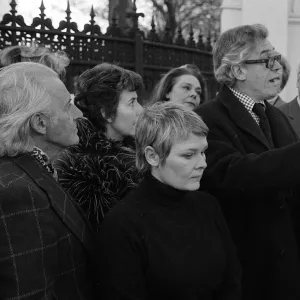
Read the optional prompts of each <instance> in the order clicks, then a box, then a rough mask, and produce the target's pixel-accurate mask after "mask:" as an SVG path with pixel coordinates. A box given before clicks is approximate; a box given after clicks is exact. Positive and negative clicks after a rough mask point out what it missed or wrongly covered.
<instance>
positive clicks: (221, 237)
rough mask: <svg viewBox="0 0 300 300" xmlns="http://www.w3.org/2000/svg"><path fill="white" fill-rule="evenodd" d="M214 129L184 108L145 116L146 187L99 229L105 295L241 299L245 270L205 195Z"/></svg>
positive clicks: (141, 157) (139, 132) (159, 107)
mask: <svg viewBox="0 0 300 300" xmlns="http://www.w3.org/2000/svg"><path fill="white" fill-rule="evenodd" d="M207 133H208V128H207V127H206V125H205V124H204V122H203V121H202V119H201V118H200V117H199V116H198V115H197V114H196V113H194V112H193V111H191V110H189V109H187V108H185V107H184V106H182V105H176V104H172V103H158V104H155V105H154V106H153V107H151V106H150V107H148V108H146V109H145V111H144V112H143V113H142V114H141V115H140V116H139V120H138V123H137V128H136V147H137V148H136V151H137V159H136V163H137V167H138V169H139V171H141V172H142V173H144V174H145V177H144V179H143V181H142V182H141V184H140V185H139V187H138V188H137V189H135V190H133V191H132V192H131V193H130V194H129V195H127V196H126V197H125V198H124V199H123V201H121V202H120V203H118V204H117V205H116V206H115V207H114V208H113V209H112V211H111V212H110V213H108V214H107V216H106V218H105V219H104V222H103V224H102V227H101V229H100V232H99V236H98V238H99V250H98V254H99V255H98V258H99V269H100V272H101V274H100V278H99V282H100V284H101V287H100V290H101V291H102V293H103V294H102V295H101V296H102V297H101V299H104V300H111V299H114V300H125V299H126V300H134V299H139V300H152V299H153V300H158V299H178V300H179V299H180V300H212V299H214V300H221V299H222V300H225V299H227V300H238V299H241V268H240V265H239V262H238V260H237V256H236V252H235V248H234V245H233V242H232V239H231V237H230V234H229V231H228V228H227V224H226V221H225V219H224V216H223V213H222V211H221V209H220V206H219V204H218V202H217V201H216V199H215V198H213V197H212V196H210V195H208V194H205V193H203V192H199V191H198V189H199V186H200V180H201V177H202V174H203V171H204V170H205V168H206V158H205V150H206V148H207V140H206V135H207Z"/></svg>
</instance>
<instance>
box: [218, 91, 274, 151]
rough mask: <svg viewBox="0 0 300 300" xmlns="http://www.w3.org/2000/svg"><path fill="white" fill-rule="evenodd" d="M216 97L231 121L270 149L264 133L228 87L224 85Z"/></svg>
mask: <svg viewBox="0 0 300 300" xmlns="http://www.w3.org/2000/svg"><path fill="white" fill-rule="evenodd" d="M217 99H218V100H219V101H220V102H221V103H222V105H223V106H224V107H225V108H226V109H227V111H228V113H229V115H230V117H231V119H232V120H233V122H234V123H235V124H236V125H237V126H238V127H239V128H240V129H241V130H242V131H244V132H245V133H247V134H249V135H251V136H252V137H254V138H255V139H256V140H257V141H258V142H260V143H261V144H263V145H264V146H265V148H266V149H267V150H269V149H271V147H270V145H269V143H268V141H267V139H266V137H265V135H264V133H263V132H262V130H261V129H260V127H259V126H258V124H257V123H256V122H255V120H254V119H253V117H252V116H251V115H250V113H249V112H248V111H247V109H246V108H245V107H244V105H243V104H242V103H241V102H240V101H239V100H238V99H237V97H235V96H234V95H233V93H232V92H231V91H230V90H229V88H228V87H226V86H224V87H223V89H222V90H221V92H220V93H219V95H218V97H217Z"/></svg>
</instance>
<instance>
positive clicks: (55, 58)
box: [0, 46, 70, 79]
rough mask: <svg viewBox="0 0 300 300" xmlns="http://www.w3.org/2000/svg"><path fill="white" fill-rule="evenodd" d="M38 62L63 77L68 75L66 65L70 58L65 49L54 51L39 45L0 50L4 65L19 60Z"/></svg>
mask: <svg viewBox="0 0 300 300" xmlns="http://www.w3.org/2000/svg"><path fill="white" fill-rule="evenodd" d="M26 61H27V62H36V63H40V64H42V65H45V66H47V67H49V68H51V69H52V70H53V71H55V72H56V73H57V74H58V75H59V77H60V78H61V79H63V78H64V77H65V75H66V67H67V66H68V65H69V64H70V59H69V58H68V56H67V54H66V53H65V52H64V51H56V52H52V51H51V50H50V49H48V48H45V47H39V46H31V47H27V46H10V47H7V48H4V49H3V50H1V51H0V65H1V66H2V67H5V66H8V65H11V64H14V63H18V62H26Z"/></svg>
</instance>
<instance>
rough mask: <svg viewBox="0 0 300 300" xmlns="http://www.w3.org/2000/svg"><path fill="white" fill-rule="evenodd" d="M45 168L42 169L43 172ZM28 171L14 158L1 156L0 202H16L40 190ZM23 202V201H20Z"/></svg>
mask: <svg viewBox="0 0 300 300" xmlns="http://www.w3.org/2000/svg"><path fill="white" fill-rule="evenodd" d="M42 172H43V169H41V173H42ZM28 173H29V174H27V172H25V171H24V170H23V169H22V168H21V167H19V166H18V165H17V164H16V163H15V162H14V160H13V159H10V158H7V157H2V158H0V202H1V203H2V204H4V203H5V202H7V201H8V202H11V203H13V202H15V201H17V202H18V201H19V200H21V199H25V198H26V197H32V193H35V191H37V190H39V187H38V186H37V184H36V183H35V182H34V181H33V180H32V179H31V177H30V170H28ZM20 203H21V202H20Z"/></svg>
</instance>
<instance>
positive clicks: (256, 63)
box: [197, 24, 300, 300]
mask: <svg viewBox="0 0 300 300" xmlns="http://www.w3.org/2000/svg"><path fill="white" fill-rule="evenodd" d="M267 37H268V31H267V29H266V28H265V27H264V26H262V25H259V24H256V25H244V26H240V27H236V28H233V29H230V30H228V31H226V32H224V33H223V34H222V35H221V36H220V38H219V39H218V40H217V42H216V44H215V46H214V49H213V62H214V72H215V77H216V79H217V80H218V82H219V83H221V84H222V85H223V87H222V89H221V91H220V93H219V94H218V96H217V98H216V99H215V100H213V101H208V102H207V103H206V104H204V105H202V106H200V107H199V108H198V109H197V112H198V114H199V115H200V116H202V117H203V119H204V121H205V122H206V124H207V125H208V127H209V129H210V132H209V134H208V145H209V146H208V150H207V153H206V155H207V163H208V167H207V169H206V171H205V172H204V177H203V181H202V183H201V186H202V188H204V189H206V190H207V191H209V192H210V193H212V194H214V195H215V196H216V197H217V198H218V200H219V201H220V204H221V205H222V208H223V211H224V214H225V216H226V219H227V222H228V225H229V227H230V230H231V234H232V237H233V239H234V241H235V244H236V247H237V250H238V254H239V258H240V261H241V263H242V267H243V280H242V284H243V294H244V296H243V299H247V300H248V299H249V300H250V299H251V300H253V299H255V300H260V299H263V300H266V299H272V300H291V299H300V263H299V252H298V247H297V240H296V236H297V234H295V232H296V230H298V226H297V224H292V221H291V216H290V213H289V212H290V208H289V206H288V204H292V205H294V203H296V201H297V198H295V196H294V192H295V188H296V187H297V186H298V185H299V182H300V179H299V178H300V143H299V142H297V137H296V135H295V133H294V131H293V129H292V128H291V125H290V123H289V121H288V120H287V118H286V117H285V115H284V114H283V113H282V112H281V111H279V110H278V109H277V108H276V107H274V106H272V105H271V104H269V103H268V102H267V101H266V100H265V99H270V98H272V97H274V96H276V95H277V94H278V93H279V91H280V84H281V80H280V79H281V72H282V67H281V64H280V62H281V56H280V54H279V53H278V52H276V51H275V49H274V47H273V46H272V45H271V43H270V42H269V41H268V39H267ZM297 159H299V161H298V160H297ZM299 201H300V200H299ZM293 225H294V226H293ZM295 228H296V229H295ZM298 236H299V235H298Z"/></svg>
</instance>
